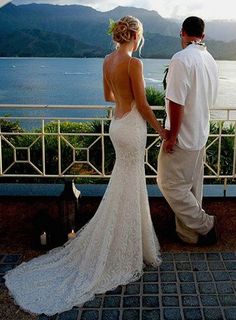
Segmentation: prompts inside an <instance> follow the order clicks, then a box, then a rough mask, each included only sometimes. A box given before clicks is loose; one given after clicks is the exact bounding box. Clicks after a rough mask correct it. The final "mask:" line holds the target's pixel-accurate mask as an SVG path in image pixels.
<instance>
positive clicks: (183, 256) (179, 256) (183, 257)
mask: <svg viewBox="0 0 236 320" xmlns="http://www.w3.org/2000/svg"><path fill="white" fill-rule="evenodd" d="M174 260H175V261H182V262H184V261H189V254H188V253H185V252H184V253H174Z"/></svg>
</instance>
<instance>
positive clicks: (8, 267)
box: [0, 263, 16, 274]
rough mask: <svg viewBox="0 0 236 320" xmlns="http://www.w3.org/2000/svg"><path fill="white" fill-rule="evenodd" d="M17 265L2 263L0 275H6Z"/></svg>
mask: <svg viewBox="0 0 236 320" xmlns="http://www.w3.org/2000/svg"><path fill="white" fill-rule="evenodd" d="M15 266H16V265H15V264H8V263H6V264H5V263H1V264H0V273H2V274H4V273H5V272H7V271H9V270H11V269H13V268H15Z"/></svg>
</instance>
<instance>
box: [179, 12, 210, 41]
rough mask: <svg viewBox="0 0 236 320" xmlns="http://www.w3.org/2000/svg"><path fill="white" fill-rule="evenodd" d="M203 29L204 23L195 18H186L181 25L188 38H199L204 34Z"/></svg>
mask: <svg viewBox="0 0 236 320" xmlns="http://www.w3.org/2000/svg"><path fill="white" fill-rule="evenodd" d="M204 29H205V23H204V21H203V20H202V19H201V18H199V17H195V16H191V17H188V18H187V19H185V20H184V22H183V24H182V30H184V31H185V32H186V33H187V35H188V36H190V37H201V36H202V35H203V33H204Z"/></svg>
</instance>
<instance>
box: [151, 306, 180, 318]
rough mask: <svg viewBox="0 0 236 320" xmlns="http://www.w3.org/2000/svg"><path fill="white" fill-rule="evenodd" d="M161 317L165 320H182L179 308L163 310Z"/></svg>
mask: <svg viewBox="0 0 236 320" xmlns="http://www.w3.org/2000/svg"><path fill="white" fill-rule="evenodd" d="M163 316H164V319H165V320H182V315H181V313H180V309H179V308H164V310H163ZM153 320H154V319H153Z"/></svg>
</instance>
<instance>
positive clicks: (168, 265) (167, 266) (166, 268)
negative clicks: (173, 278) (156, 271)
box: [160, 262, 175, 271]
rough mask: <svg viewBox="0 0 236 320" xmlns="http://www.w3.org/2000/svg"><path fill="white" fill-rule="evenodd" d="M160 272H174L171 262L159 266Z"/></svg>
mask: <svg viewBox="0 0 236 320" xmlns="http://www.w3.org/2000/svg"><path fill="white" fill-rule="evenodd" d="M160 270H161V271H174V270H175V266H174V263H173V262H162V264H161V266H160Z"/></svg>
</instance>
